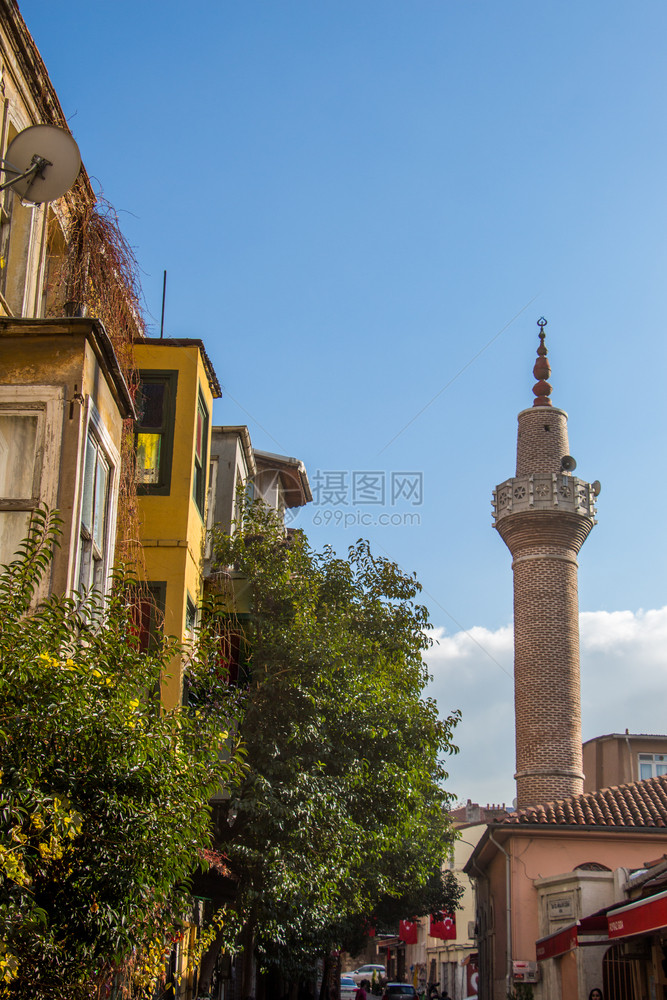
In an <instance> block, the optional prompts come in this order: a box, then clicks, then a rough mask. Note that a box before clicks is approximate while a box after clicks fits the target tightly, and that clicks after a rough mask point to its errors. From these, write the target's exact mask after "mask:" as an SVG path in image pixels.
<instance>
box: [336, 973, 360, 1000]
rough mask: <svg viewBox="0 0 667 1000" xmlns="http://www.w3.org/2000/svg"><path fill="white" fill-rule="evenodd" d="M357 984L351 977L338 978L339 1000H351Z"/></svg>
mask: <svg viewBox="0 0 667 1000" xmlns="http://www.w3.org/2000/svg"><path fill="white" fill-rule="evenodd" d="M356 989H357V984H356V983H355V981H354V979H353V978H352V976H341V977H340V1000H353V998H354V994H355V991H356Z"/></svg>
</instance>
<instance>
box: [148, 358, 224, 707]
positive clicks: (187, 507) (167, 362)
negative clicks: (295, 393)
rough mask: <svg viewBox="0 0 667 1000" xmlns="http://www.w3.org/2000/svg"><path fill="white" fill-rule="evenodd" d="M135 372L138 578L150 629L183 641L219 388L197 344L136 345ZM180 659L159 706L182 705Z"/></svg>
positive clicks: (192, 602) (196, 595)
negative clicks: (148, 603) (148, 605)
mask: <svg viewBox="0 0 667 1000" xmlns="http://www.w3.org/2000/svg"><path fill="white" fill-rule="evenodd" d="M134 359H135V364H136V367H137V370H138V377H139V390H138V393H137V411H138V419H137V425H136V456H137V457H136V461H137V467H136V483H137V492H138V510H139V522H140V532H141V535H140V541H141V546H142V549H143V557H144V567H143V573H142V575H143V576H144V578H145V581H146V585H147V587H148V588H149V590H150V594H151V597H152V599H153V603H154V608H155V618H154V620H153V621H152V622H151V623H150V626H151V628H154V629H155V630H158V629H159V624H160V621H161V620H163V628H164V633H165V635H173V636H176V637H177V638H178V639H183V638H185V637H186V636H187V635H188V633H189V632H191V630H192V629H193V628H194V624H195V617H196V613H197V610H196V609H197V606H198V603H199V602H200V600H201V594H202V565H203V553H204V545H205V538H206V509H207V494H208V481H209V464H210V454H211V426H212V419H211V417H212V408H213V400H214V399H216V398H218V397H219V396H220V395H221V392H220V385H219V383H218V380H217V377H216V375H215V372H214V370H213V367H212V365H211V363H210V361H209V359H208V356H207V354H206V351H205V349H204V345H203V343H202V342H201V341H200V340H195V339H179V340H173V339H148V340H145V341H142V342H141V343H138V344H135V348H134ZM182 687H183V683H182V672H181V666H180V661H178V662H174V663H173V664H172V670H171V673H170V675H169V676H168V677H165V678H164V680H163V685H162V702H163V704H164V707H165V708H167V709H170V708H174V707H176V706H178V705H179V704H180V703H181V699H182Z"/></svg>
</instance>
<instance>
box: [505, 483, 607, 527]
mask: <svg viewBox="0 0 667 1000" xmlns="http://www.w3.org/2000/svg"><path fill="white" fill-rule="evenodd" d="M530 510H535V511H566V512H567V513H568V514H581V515H583V516H584V517H589V518H591V520H592V521H593V523H594V524H596V523H597V521H596V519H595V515H596V514H597V509H596V507H595V493H594V491H593V487H592V486H591V484H590V483H587V482H584V480H583V479H577V478H576V476H570V475H567V474H565V473H555V472H552V473H549V472H540V473H534V474H533V475H531V476H519V477H517V478H516V479H506V480H505V482H504V483H501V484H500V486H496V488H495V490H494V491H493V517H494V522H495V524H496V525H497V524H498V522H499V521H501V520H502V519H503V518H504V517H508V516H509V515H510V514H517V513H519V512H521V513H523V512H524V511H530Z"/></svg>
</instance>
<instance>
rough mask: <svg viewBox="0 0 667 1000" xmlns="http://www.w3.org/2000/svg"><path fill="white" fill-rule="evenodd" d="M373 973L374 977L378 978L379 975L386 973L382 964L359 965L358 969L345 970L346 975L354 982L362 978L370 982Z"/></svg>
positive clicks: (357, 982) (358, 981)
mask: <svg viewBox="0 0 667 1000" xmlns="http://www.w3.org/2000/svg"><path fill="white" fill-rule="evenodd" d="M373 973H375V978H376V979H379V978H380V977H381V976H384V975H386V973H385V968H384V965H360V966H359V968H358V969H352V971H351V972H346V973H345V975H346V976H352V978H353V979H354V981H355V983H356V984H357V985H359V983H360V982H361V981H362V980H363V979H367V980H368V982H369V983H370V982H372V980H373Z"/></svg>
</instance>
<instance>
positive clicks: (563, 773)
mask: <svg viewBox="0 0 667 1000" xmlns="http://www.w3.org/2000/svg"><path fill="white" fill-rule="evenodd" d="M538 326H539V327H540V346H539V347H538V349H537V355H538V357H537V361H536V363H535V367H534V368H533V374H534V375H535V378H536V379H537V382H536V384H535V385H534V386H533V393H534V394H535V397H536V398H535V401H534V402H533V406H532V409H529V410H522V411H521V413H520V414H519V431H518V438H517V457H516V476H515V477H514V479H508V480H506V482H504V483H501V484H500V486H498V487H497V488H496V490H495V491H494V497H493V499H494V519H495V524H494V526H495V527H496V528H497V529H498V531H499V532H500V535H501V537H502V539H503V541H504V542H505V544H506V545H507V547H508V548H509V550H510V552H511V553H512V560H513V561H512V570H513V574H514V710H515V719H516V775H515V778H516V784H517V805H518V808H519V809H523V808H524V807H525V806H528V805H531V804H533V803H537V802H550V801H552V800H554V799H561V798H565V797H567V796H570V795H579V794H581V793H582V792H583V777H584V776H583V772H582V759H581V699H580V693H579V620H578V618H579V608H578V598H577V568H578V566H577V554H578V552H579V549H580V548H581V546H582V545H583V543H584V541H585V540H586V537H587V536H588V533H589V531H590V530H591V528H592V527H593V525H594V524H595V523H596V522H595V517H594V515H595V513H596V511H595V506H594V502H595V496H596V495H597V493H599V484H598V483H595V484H594V485H593V486H591V485H589V484H588V483H586V482H583V481H582V480H581V479H577V478H575V477H574V476H573V475H572V470H573V468H574V467H575V465H576V463H575V462H574V460H573V459H572V458H571V457H570V455H569V450H570V449H569V445H568V440H567V413H565V412H564V411H563V410H558V409H556V408H555V407H554V406H552V405H551V400H550V399H549V396H550V394H551V386H550V385H549V383H548V381H547V379H548V378H549V376H550V374H551V369H550V367H549V362H548V360H547V349H546V347H545V346H544V337H545V334H544V327H545V326H546V320H544V319H540V320H539V321H538Z"/></svg>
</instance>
